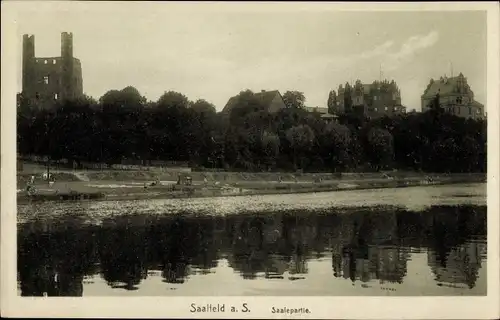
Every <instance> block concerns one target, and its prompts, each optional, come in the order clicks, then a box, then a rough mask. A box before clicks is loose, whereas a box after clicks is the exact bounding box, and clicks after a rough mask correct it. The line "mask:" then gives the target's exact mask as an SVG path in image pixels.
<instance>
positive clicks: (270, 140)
mask: <svg viewBox="0 0 500 320" xmlns="http://www.w3.org/2000/svg"><path fill="white" fill-rule="evenodd" d="M261 144H262V149H263V151H264V154H265V156H266V162H267V165H268V167H272V166H274V164H275V162H276V158H277V156H278V154H279V151H280V138H279V137H278V136H277V135H276V134H274V133H270V132H267V131H265V132H264V133H263V134H262V138H261Z"/></svg>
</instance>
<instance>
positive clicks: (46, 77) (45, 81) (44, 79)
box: [43, 76, 49, 84]
mask: <svg viewBox="0 0 500 320" xmlns="http://www.w3.org/2000/svg"><path fill="white" fill-rule="evenodd" d="M43 83H44V84H49V76H45V77H43Z"/></svg>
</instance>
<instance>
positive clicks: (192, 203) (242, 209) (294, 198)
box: [18, 184, 486, 224]
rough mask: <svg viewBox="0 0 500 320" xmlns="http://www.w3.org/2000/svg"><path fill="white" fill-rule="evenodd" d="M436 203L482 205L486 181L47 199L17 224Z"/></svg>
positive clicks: (25, 210) (23, 210) (22, 208)
mask: <svg viewBox="0 0 500 320" xmlns="http://www.w3.org/2000/svg"><path fill="white" fill-rule="evenodd" d="M458 195H459V196H458ZM464 195H468V196H467V197H466V196H464ZM439 204H446V205H458V204H476V205H484V204H486V184H468V185H449V186H428V187H409V188H400V189H377V190H360V191H337V192H321V193H303V194H283V195H258V196H240V197H218V198H193V199H154V200H133V201H128V200H127V201H82V202H46V203H36V204H23V205H19V206H18V223H24V222H27V221H30V220H34V219H35V220H37V219H53V218H57V217H60V216H61V215H67V214H68V212H71V213H72V214H75V215H82V216H85V217H86V220H87V221H89V223H93V224H100V223H101V222H102V220H103V219H105V218H109V217H114V216H120V215H126V214H146V215H151V216H155V215H168V214H174V213H179V212H184V213H185V212H189V213H191V214H206V215H215V216H219V215H229V214H239V213H252V212H263V211H265V212H272V211H286V210H315V211H326V210H328V209H330V208H332V207H335V208H343V207H347V208H348V207H374V206H395V207H405V208H408V209H412V210H424V209H425V208H427V207H429V206H432V205H439Z"/></svg>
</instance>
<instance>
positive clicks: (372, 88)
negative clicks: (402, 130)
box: [329, 80, 406, 118]
mask: <svg viewBox="0 0 500 320" xmlns="http://www.w3.org/2000/svg"><path fill="white" fill-rule="evenodd" d="M329 105H330V106H331V108H332V109H333V110H335V113H337V114H344V113H358V114H362V115H364V116H366V117H368V118H378V117H382V116H393V115H397V114H403V113H406V107H405V106H403V105H402V104H401V91H400V89H399V88H398V86H397V84H396V83H395V82H394V80H392V81H391V82H389V81H388V80H384V81H374V82H373V83H372V84H364V83H361V81H359V80H357V81H356V83H355V84H354V85H350V84H349V83H346V86H345V87H343V86H342V85H340V86H339V88H338V92H335V91H334V90H332V91H331V92H330V98H329Z"/></svg>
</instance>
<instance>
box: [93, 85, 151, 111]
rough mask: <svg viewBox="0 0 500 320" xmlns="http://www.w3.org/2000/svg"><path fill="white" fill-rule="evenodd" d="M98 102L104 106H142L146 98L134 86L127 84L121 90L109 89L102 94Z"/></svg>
mask: <svg viewBox="0 0 500 320" xmlns="http://www.w3.org/2000/svg"><path fill="white" fill-rule="evenodd" d="M99 102H100V103H101V105H103V106H104V107H106V106H108V107H115V108H139V107H142V106H144V104H145V103H146V98H145V97H143V96H142V95H141V94H140V93H139V91H138V90H137V89H136V88H134V87H132V86H128V87H125V88H123V89H122V90H109V91H108V92H106V93H105V94H104V95H102V97H101V98H100V99H99Z"/></svg>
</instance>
